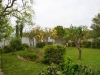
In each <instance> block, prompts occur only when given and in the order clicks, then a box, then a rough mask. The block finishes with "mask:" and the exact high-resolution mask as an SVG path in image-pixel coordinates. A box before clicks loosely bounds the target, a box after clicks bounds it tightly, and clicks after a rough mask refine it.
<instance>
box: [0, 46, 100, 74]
mask: <svg viewBox="0 0 100 75" xmlns="http://www.w3.org/2000/svg"><path fill="white" fill-rule="evenodd" d="M66 51H67V52H66V55H65V59H67V57H71V58H72V60H73V61H74V62H75V63H78V64H82V65H88V66H89V67H92V68H94V69H96V70H100V49H91V48H82V60H77V56H78V50H77V48H73V47H67V48H66ZM20 52H22V51H19V52H16V54H18V53H20ZM1 56H2V60H3V61H2V68H3V72H4V74H5V75H37V74H38V73H39V72H40V71H41V70H42V69H43V68H44V67H46V65H43V64H42V63H37V62H32V61H28V60H22V59H19V58H18V57H17V55H12V54H11V53H7V54H1Z"/></svg>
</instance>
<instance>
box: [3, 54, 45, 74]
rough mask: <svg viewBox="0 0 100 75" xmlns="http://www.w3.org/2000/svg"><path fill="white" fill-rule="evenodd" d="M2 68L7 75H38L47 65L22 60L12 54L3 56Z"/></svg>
mask: <svg viewBox="0 0 100 75" xmlns="http://www.w3.org/2000/svg"><path fill="white" fill-rule="evenodd" d="M2 60H3V61H2V67H3V72H4V74H5V75H37V74H38V73H39V72H40V71H41V70H42V69H43V68H44V67H45V65H43V64H41V63H36V62H32V61H28V60H22V59H19V58H18V57H17V55H12V54H11V53H8V54H2Z"/></svg>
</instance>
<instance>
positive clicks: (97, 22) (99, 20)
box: [91, 13, 100, 38]
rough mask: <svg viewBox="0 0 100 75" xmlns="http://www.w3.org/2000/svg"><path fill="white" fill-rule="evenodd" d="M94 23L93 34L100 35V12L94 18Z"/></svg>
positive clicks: (92, 26) (95, 36)
mask: <svg viewBox="0 0 100 75" xmlns="http://www.w3.org/2000/svg"><path fill="white" fill-rule="evenodd" d="M92 21H93V23H92V25H91V28H92V30H93V33H92V35H93V36H94V38H97V37H100V13H98V14H97V15H96V16H95V17H94V18H93V19H92Z"/></svg>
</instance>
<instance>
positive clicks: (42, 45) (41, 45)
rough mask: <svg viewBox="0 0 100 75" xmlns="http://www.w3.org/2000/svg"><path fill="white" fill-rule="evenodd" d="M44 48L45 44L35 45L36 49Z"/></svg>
mask: <svg viewBox="0 0 100 75" xmlns="http://www.w3.org/2000/svg"><path fill="white" fill-rule="evenodd" d="M44 46H45V42H39V43H37V44H36V47H37V48H43V47H44Z"/></svg>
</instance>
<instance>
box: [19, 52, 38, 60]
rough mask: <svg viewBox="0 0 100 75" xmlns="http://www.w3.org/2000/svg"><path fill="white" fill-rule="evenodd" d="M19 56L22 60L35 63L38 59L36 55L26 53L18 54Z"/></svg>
mask: <svg viewBox="0 0 100 75" xmlns="http://www.w3.org/2000/svg"><path fill="white" fill-rule="evenodd" d="M20 56H21V57H23V58H24V59H27V60H31V61H35V60H36V59H37V58H38V54H36V53H33V52H26V51H24V52H23V53H20Z"/></svg>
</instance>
